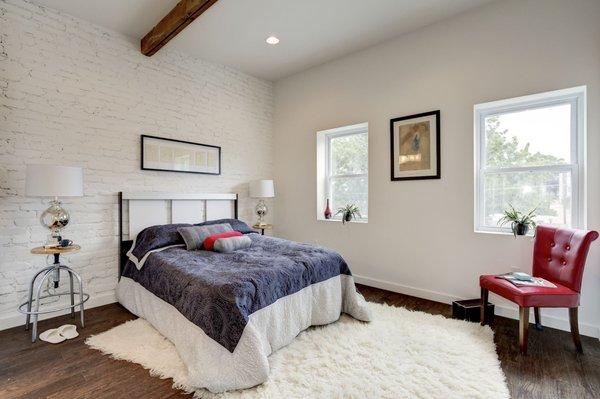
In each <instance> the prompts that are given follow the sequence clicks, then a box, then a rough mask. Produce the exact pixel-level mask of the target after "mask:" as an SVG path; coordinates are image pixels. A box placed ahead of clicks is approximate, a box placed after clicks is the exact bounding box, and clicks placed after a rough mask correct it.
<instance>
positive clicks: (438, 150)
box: [390, 110, 442, 181]
mask: <svg viewBox="0 0 600 399" xmlns="http://www.w3.org/2000/svg"><path fill="white" fill-rule="evenodd" d="M426 116H435V121H436V124H435V125H436V129H435V130H436V131H435V142H436V151H435V152H436V160H435V165H436V173H435V174H434V175H426V176H404V177H397V176H395V175H394V169H395V168H394V124H395V123H396V122H400V121H406V120H410V119H417V118H422V117H426ZM440 132H441V128H440V110H435V111H430V112H423V113H420V114H414V115H407V116H401V117H399V118H394V119H390V179H391V181H401V180H429V179H441V177H442V158H441V144H440Z"/></svg>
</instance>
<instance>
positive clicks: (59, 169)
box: [25, 165, 83, 197]
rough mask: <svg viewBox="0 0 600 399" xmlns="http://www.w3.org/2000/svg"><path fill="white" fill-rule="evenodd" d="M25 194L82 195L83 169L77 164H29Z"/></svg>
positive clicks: (34, 195) (32, 195) (35, 195)
mask: <svg viewBox="0 0 600 399" xmlns="http://www.w3.org/2000/svg"><path fill="white" fill-rule="evenodd" d="M25 195H27V196H30V197H81V196H83V169H81V168H79V167H76V166H54V165H27V176H26V181H25Z"/></svg>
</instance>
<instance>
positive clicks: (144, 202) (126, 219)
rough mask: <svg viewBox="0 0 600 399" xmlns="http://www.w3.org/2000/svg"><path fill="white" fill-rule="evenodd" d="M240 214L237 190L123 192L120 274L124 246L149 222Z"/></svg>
mask: <svg viewBox="0 0 600 399" xmlns="http://www.w3.org/2000/svg"><path fill="white" fill-rule="evenodd" d="M237 217H238V196H237V194H231V193H226V194H212V193H191V194H180V193H159V192H119V255H120V261H119V275H121V272H122V270H123V266H124V258H123V256H124V251H123V250H124V249H125V251H127V250H129V247H130V246H131V244H130V241H132V240H133V239H134V238H135V237H136V236H137V234H138V233H139V232H140V231H142V230H143V229H145V228H146V227H149V226H154V225H158V224H169V223H192V224H193V223H200V222H205V221H209V220H216V219H226V218H233V219H237Z"/></svg>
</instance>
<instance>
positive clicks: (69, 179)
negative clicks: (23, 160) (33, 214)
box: [25, 165, 83, 244]
mask: <svg viewBox="0 0 600 399" xmlns="http://www.w3.org/2000/svg"><path fill="white" fill-rule="evenodd" d="M25 195H27V196H29V197H50V198H53V199H52V200H50V206H49V207H48V209H46V210H45V211H44V212H43V213H42V215H41V216H40V222H41V223H42V226H44V227H47V228H48V229H50V231H51V233H50V237H49V238H48V244H52V243H53V244H56V243H58V241H60V240H61V237H60V230H61V229H62V228H64V227H65V226H66V225H67V224H68V223H69V219H70V216H69V212H67V210H66V209H64V208H63V207H62V206H61V203H60V201H59V200H58V197H81V196H83V170H82V169H81V168H79V167H75V166H53V165H27V176H26V183H25Z"/></svg>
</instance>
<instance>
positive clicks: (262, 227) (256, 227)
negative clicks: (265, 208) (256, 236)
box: [252, 224, 273, 236]
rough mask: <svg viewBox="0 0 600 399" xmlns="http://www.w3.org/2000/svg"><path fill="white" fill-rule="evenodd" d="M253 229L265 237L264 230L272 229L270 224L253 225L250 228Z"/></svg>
mask: <svg viewBox="0 0 600 399" xmlns="http://www.w3.org/2000/svg"><path fill="white" fill-rule="evenodd" d="M252 228H253V229H257V230H260V235H263V236H264V235H265V230H271V229H272V228H273V225H272V224H263V225H260V224H255V225H253V226H252Z"/></svg>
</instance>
